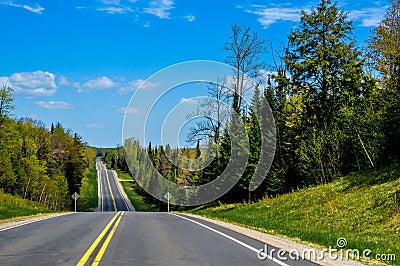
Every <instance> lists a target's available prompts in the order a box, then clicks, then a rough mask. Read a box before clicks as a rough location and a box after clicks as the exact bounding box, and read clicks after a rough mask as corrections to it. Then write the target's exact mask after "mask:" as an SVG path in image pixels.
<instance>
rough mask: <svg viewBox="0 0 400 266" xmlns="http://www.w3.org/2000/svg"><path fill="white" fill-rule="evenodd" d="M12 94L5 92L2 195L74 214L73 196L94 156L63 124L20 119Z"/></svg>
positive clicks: (0, 117) (0, 108) (0, 118)
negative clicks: (16, 115)
mask: <svg viewBox="0 0 400 266" xmlns="http://www.w3.org/2000/svg"><path fill="white" fill-rule="evenodd" d="M13 108H14V106H13V98H12V88H10V87H7V86H6V84H4V86H3V88H2V89H1V90H0V151H1V152H0V190H1V191H3V192H5V193H9V194H12V195H18V196H20V197H21V198H23V199H28V200H31V201H35V202H38V203H41V204H43V205H45V206H46V207H47V208H48V209H50V210H53V211H60V210H68V209H70V208H71V204H72V201H71V195H72V194H73V193H74V192H78V193H79V189H80V185H81V180H82V178H83V177H84V175H85V173H86V170H87V168H88V167H90V166H91V165H92V164H93V162H94V157H95V154H94V150H93V149H92V148H90V147H87V145H86V144H85V143H84V142H83V140H82V138H81V137H80V136H79V135H78V134H76V133H73V132H72V131H71V130H69V129H65V128H63V127H62V125H61V123H56V124H55V125H54V124H52V125H51V128H50V130H48V129H46V127H45V125H44V124H43V123H42V122H40V121H36V120H33V119H30V118H20V119H14V118H13V115H12V110H13Z"/></svg>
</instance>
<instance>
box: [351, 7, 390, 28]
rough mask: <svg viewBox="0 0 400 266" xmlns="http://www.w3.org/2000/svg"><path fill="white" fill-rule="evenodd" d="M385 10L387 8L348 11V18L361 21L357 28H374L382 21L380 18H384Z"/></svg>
mask: <svg viewBox="0 0 400 266" xmlns="http://www.w3.org/2000/svg"><path fill="white" fill-rule="evenodd" d="M387 8H388V6H384V7H371V8H363V9H360V10H351V11H349V18H350V19H353V20H359V21H361V23H360V24H359V26H362V27H376V26H378V25H379V23H380V22H381V21H382V18H383V17H384V16H385V13H386V10H387Z"/></svg>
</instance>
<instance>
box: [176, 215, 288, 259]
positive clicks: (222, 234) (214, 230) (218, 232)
mask: <svg viewBox="0 0 400 266" xmlns="http://www.w3.org/2000/svg"><path fill="white" fill-rule="evenodd" d="M170 214H171V215H174V216H177V217H180V218H182V219H185V220H187V221H190V222H192V223H195V224H197V225H200V226H202V227H204V228H206V229H208V230H210V231H212V232H214V233H217V234H219V235H221V236H223V237H226V238H228V239H230V240H232V241H233V242H235V243H237V244H239V245H242V246H244V247H245V248H248V249H250V250H251V251H254V252H256V253H257V254H258V253H259V252H260V250H261V249H256V248H254V247H252V246H250V245H248V244H246V243H244V242H242V241H240V240H238V239H236V238H234V237H231V236H229V235H227V234H224V233H222V232H220V231H218V230H216V229H214V228H212V227H209V226H207V225H205V224H202V223H200V222H197V221H195V220H192V219H189V218H186V217H184V216H180V215H178V214H175V213H170ZM263 253H264V252H263ZM265 255H266V257H267V258H268V259H269V260H271V261H273V262H275V263H277V264H279V265H281V266H289V264H286V263H284V262H282V261H280V260H277V259H275V258H274V257H272V256H271V255H269V254H265Z"/></svg>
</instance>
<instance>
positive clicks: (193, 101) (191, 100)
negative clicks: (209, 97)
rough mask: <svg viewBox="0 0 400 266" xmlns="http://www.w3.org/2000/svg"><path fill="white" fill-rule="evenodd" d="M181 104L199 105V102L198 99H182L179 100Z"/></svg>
mask: <svg viewBox="0 0 400 266" xmlns="http://www.w3.org/2000/svg"><path fill="white" fill-rule="evenodd" d="M179 103H185V104H198V103H199V102H198V101H197V100H196V99H191V98H189V99H188V98H181V99H180V100H179Z"/></svg>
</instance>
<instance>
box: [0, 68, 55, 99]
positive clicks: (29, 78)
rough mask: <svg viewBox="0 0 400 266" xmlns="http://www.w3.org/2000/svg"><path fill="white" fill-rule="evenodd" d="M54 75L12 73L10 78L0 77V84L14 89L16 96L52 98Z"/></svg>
mask: <svg viewBox="0 0 400 266" xmlns="http://www.w3.org/2000/svg"><path fill="white" fill-rule="evenodd" d="M55 77H56V76H55V75H54V74H53V73H50V72H45V71H41V70H38V71H35V72H20V73H14V74H12V75H11V76H10V77H0V81H1V83H4V82H5V81H7V85H9V86H10V87H11V88H13V89H14V92H15V93H16V94H25V95H28V96H32V97H38V96H52V95H54V94H55V93H56V91H57V85H56V82H55Z"/></svg>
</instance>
